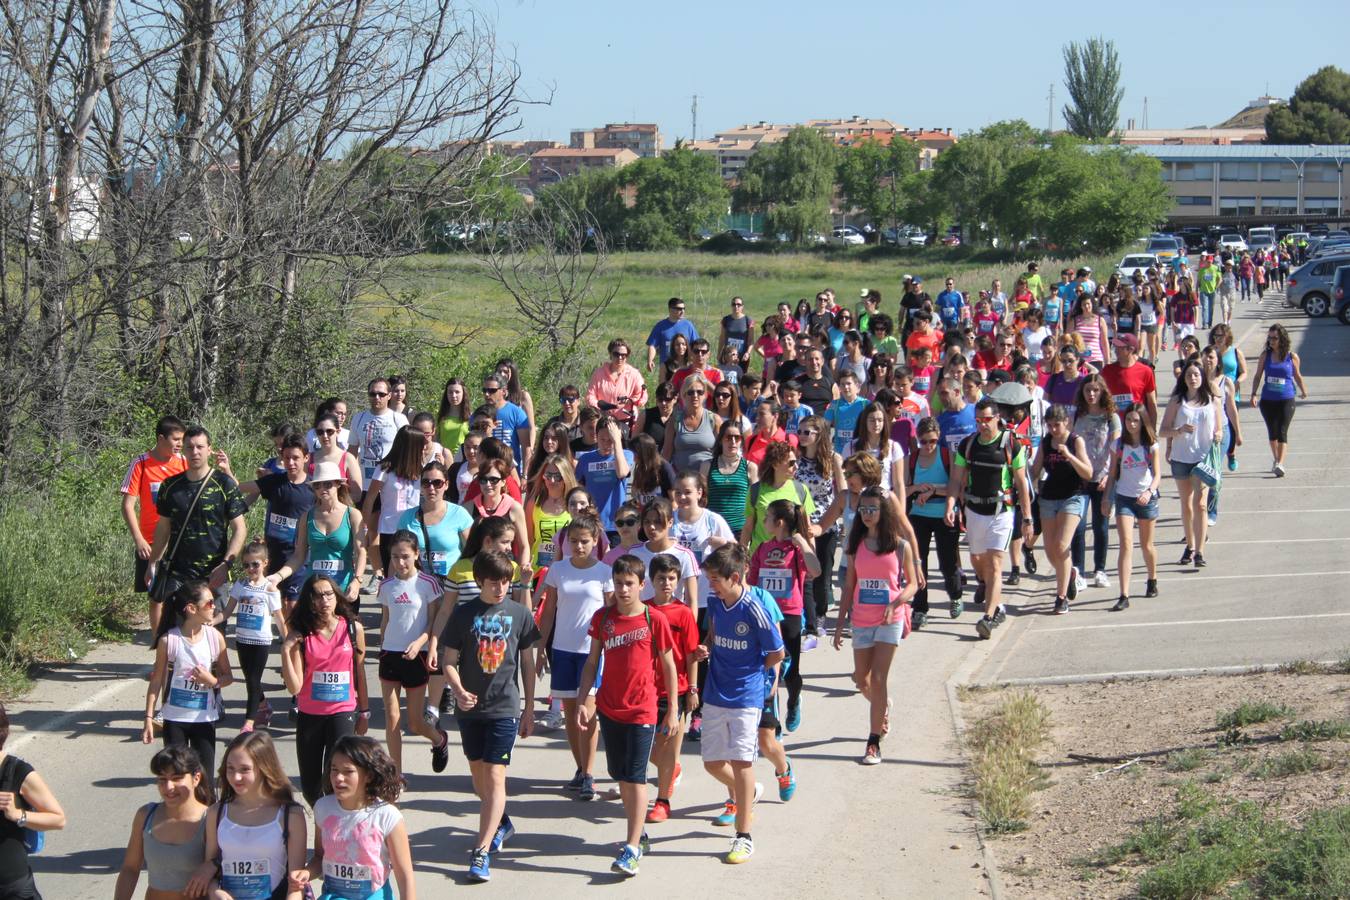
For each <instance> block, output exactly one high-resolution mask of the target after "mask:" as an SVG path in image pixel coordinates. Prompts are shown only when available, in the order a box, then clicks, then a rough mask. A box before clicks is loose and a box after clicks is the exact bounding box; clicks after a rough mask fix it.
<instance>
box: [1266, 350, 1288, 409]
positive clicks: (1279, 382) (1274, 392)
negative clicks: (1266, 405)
mask: <svg viewBox="0 0 1350 900" xmlns="http://www.w3.org/2000/svg"><path fill="white" fill-rule="evenodd" d="M1261 399H1262V400H1293V399H1294V355H1293V354H1292V353H1291V354H1289V355H1288V356H1286V357H1285V358H1284V359H1282V360H1280V361H1279V362H1276V361H1275V360H1274V359H1272V358H1271V356H1270V354H1269V353H1267V354H1266V369H1265V380H1264V381H1262V382H1261Z"/></svg>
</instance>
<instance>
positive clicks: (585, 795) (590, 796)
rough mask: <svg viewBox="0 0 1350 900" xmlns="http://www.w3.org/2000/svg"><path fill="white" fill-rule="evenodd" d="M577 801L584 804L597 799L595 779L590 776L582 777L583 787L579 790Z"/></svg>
mask: <svg viewBox="0 0 1350 900" xmlns="http://www.w3.org/2000/svg"><path fill="white" fill-rule="evenodd" d="M577 799H578V800H581V801H582V802H584V803H589V802H590V801H592V800H594V799H595V778H593V777H592V776H590V775H583V776H582V778H581V787H579V788H577Z"/></svg>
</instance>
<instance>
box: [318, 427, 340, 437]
mask: <svg viewBox="0 0 1350 900" xmlns="http://www.w3.org/2000/svg"><path fill="white" fill-rule="evenodd" d="M314 433H315V434H317V435H319V436H320V437H332V436H333V435H335V434H337V433H338V431H337V429H336V428H316V429H314Z"/></svg>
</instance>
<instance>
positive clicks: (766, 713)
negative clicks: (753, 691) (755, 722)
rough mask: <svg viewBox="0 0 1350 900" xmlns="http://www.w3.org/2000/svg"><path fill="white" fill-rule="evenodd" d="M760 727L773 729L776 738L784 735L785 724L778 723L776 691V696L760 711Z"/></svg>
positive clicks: (775, 693)
mask: <svg viewBox="0 0 1350 900" xmlns="http://www.w3.org/2000/svg"><path fill="white" fill-rule="evenodd" d="M759 727H760V728H772V729H773V733H774V736H775V737H777V736H778V735H780V734H782V733H783V724H782V723H781V722H779V721H778V692H777V691H774V696H772V697H770V698H769V699H768V700H765V701H764V706H763V707H761V708H760V711H759Z"/></svg>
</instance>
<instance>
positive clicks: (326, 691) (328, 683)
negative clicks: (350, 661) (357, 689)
mask: <svg viewBox="0 0 1350 900" xmlns="http://www.w3.org/2000/svg"><path fill="white" fill-rule="evenodd" d="M309 695H310V696H311V697H313V698H314V700H315V701H317V702H319V703H346V702H347V701H348V700H350V699H351V696H352V673H351V672H315V673H314V675H313V677H311V678H310V690H309Z"/></svg>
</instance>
